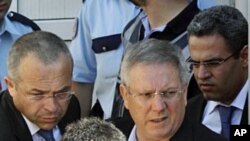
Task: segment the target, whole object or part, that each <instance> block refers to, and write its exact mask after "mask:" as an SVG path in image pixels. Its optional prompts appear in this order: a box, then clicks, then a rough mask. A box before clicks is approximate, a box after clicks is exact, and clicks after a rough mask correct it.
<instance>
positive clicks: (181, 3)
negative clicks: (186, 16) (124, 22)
mask: <svg viewBox="0 0 250 141" xmlns="http://www.w3.org/2000/svg"><path fill="white" fill-rule="evenodd" d="M187 5H188V1H187V0H149V1H147V4H146V5H145V6H143V7H142V9H143V10H144V11H145V13H146V14H147V15H148V19H149V24H150V27H151V28H152V29H153V28H157V27H160V26H162V25H166V24H167V23H168V22H169V21H171V20H172V19H173V18H174V17H176V16H177V15H178V14H179V13H180V12H181V11H182V10H183V9H184V8H185V7H186V6H187Z"/></svg>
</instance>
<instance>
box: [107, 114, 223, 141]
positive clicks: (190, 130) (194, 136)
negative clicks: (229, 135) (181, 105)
mask: <svg viewBox="0 0 250 141" xmlns="http://www.w3.org/2000/svg"><path fill="white" fill-rule="evenodd" d="M111 122H113V123H114V124H115V126H116V127H117V128H119V129H120V130H121V131H122V132H123V133H124V134H125V135H126V136H127V138H128V137H129V135H130V132H131V131H132V128H133V126H134V122H133V120H132V118H131V116H130V114H129V113H128V114H126V115H124V117H122V118H119V119H113V120H111ZM171 141H227V140H226V139H225V138H223V137H222V136H220V135H218V134H216V133H214V132H212V131H211V130H209V129H208V128H207V127H206V126H202V125H201V124H194V122H193V119H192V117H191V116H186V115H185V118H184V121H183V123H182V125H181V127H180V129H179V130H178V131H177V133H176V134H175V135H174V136H173V137H172V138H171Z"/></svg>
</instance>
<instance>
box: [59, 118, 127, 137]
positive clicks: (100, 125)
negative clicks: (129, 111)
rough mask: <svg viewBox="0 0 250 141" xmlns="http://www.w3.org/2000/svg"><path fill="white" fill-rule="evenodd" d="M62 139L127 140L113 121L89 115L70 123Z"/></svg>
mask: <svg viewBox="0 0 250 141" xmlns="http://www.w3.org/2000/svg"><path fill="white" fill-rule="evenodd" d="M62 141H126V137H125V135H124V134H123V133H122V132H121V131H120V130H119V129H118V128H116V127H115V126H114V125H113V124H112V123H110V122H107V121H104V120H101V119H99V118H97V117H89V118H82V119H80V120H78V121H77V122H74V123H71V124H68V125H67V126H66V131H65V133H64V134H63V137H62Z"/></svg>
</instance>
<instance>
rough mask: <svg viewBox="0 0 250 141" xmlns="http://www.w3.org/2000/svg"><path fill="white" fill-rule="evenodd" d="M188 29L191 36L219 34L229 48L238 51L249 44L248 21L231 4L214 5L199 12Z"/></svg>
mask: <svg viewBox="0 0 250 141" xmlns="http://www.w3.org/2000/svg"><path fill="white" fill-rule="evenodd" d="M187 31H188V34H189V37H190V36H205V35H214V34H218V35H220V36H222V37H223V38H224V39H225V43H226V44H227V46H228V47H229V50H230V51H232V52H236V51H238V50H240V49H242V48H243V47H244V46H245V45H247V44H248V23H247V20H246V19H245V17H244V16H243V15H242V13H241V12H240V11H239V10H238V9H236V8H234V7H231V6H226V5H221V6H213V7H211V8H208V9H206V10H204V11H201V12H200V13H199V14H197V15H196V16H195V17H194V18H193V20H192V21H191V23H190V24H189V26H188V27H187Z"/></svg>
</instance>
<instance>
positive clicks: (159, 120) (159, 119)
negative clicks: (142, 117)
mask: <svg viewBox="0 0 250 141" xmlns="http://www.w3.org/2000/svg"><path fill="white" fill-rule="evenodd" d="M166 119H167V117H161V118H155V119H152V120H150V121H151V122H154V123H160V122H163V121H165V120H166Z"/></svg>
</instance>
